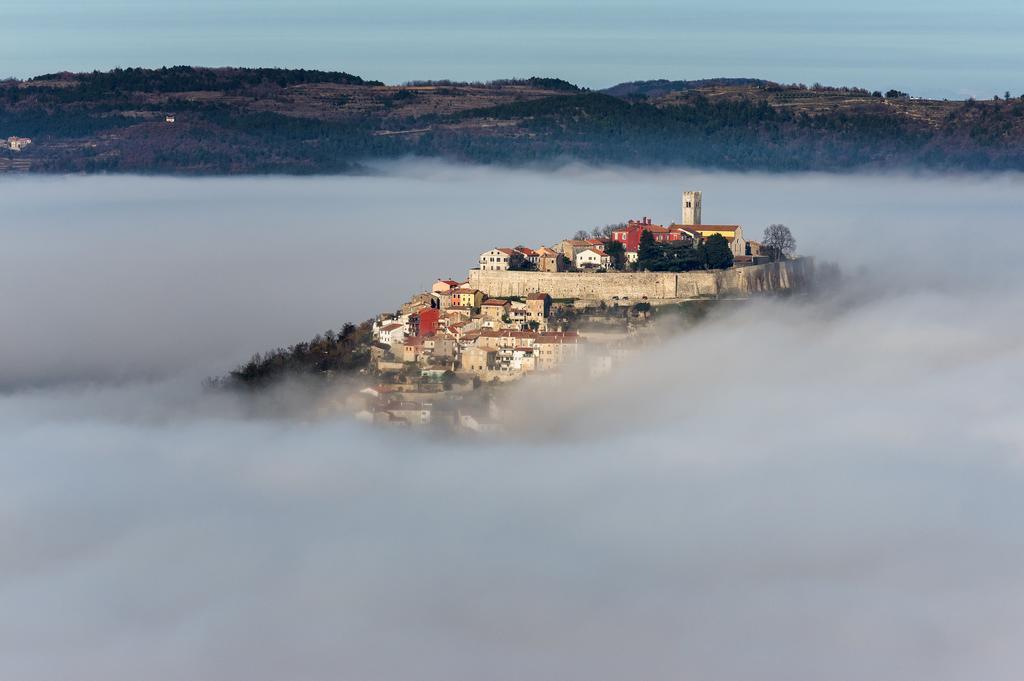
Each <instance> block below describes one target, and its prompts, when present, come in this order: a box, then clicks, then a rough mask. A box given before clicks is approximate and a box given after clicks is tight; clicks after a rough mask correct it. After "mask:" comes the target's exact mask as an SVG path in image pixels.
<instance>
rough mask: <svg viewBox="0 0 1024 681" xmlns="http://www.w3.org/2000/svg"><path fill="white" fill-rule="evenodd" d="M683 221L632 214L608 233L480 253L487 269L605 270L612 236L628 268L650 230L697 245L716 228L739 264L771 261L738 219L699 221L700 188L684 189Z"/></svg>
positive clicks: (663, 238)
mask: <svg viewBox="0 0 1024 681" xmlns="http://www.w3.org/2000/svg"><path fill="white" fill-rule="evenodd" d="M682 218H683V221H682V222H681V223H672V224H669V225H659V224H655V223H654V222H653V221H652V220H651V218H648V217H642V218H640V219H638V220H630V221H629V222H627V223H625V224H623V225H620V226H618V227H615V228H613V229H612V230H610V233H609V234H608V236H607V237H606V238H603V239H602V238H596V237H595V238H590V239H565V240H563V241H560V242H558V243H557V244H555V245H554V246H552V247H547V246H541V247H540V248H538V249H532V248H527V247H525V246H516V247H513V248H492V249H490V250H488V251H485V252H483V253H481V254H480V258H479V268H480V269H481V270H483V271H507V270H523V269H525V270H537V271H539V272H563V271H593V270H597V271H607V270H611V269H614V268H616V263H615V262H614V260H613V258H612V257H611V255H609V254H608V253H607V250H608V244H609V243H611V242H615V243H619V244H621V245H622V249H623V255H624V258H623V259H624V262H623V263H621V264H622V265H623V266H624V267H623V268H624V269H628V268H629V267H630V266H632V265H634V264H635V263H636V262H637V259H638V258H639V253H640V238H641V237H642V236H643V233H644V232H650V234H651V236H652V237H653V238H654V240H655V242H657V243H677V244H680V245H688V246H692V247H696V246H698V245H699V244H701V243H702V242H703V241H704V240H706V239H707V238H708V237H710V236H712V235H714V234H718V235H720V236H722V237H723V238H725V240H726V242H728V244H729V250H730V251H731V252H732V255H733V262H734V263H735V264H736V265H739V266H742V265H756V264H760V263H761V262H765V261H767V259H768V258H767V255H766V254H765V253H762V248H761V244H760V243H759V242H757V241H753V240H748V239H746V238H744V236H743V228H742V227H741V226H740V225H705V224H702V222H701V192H699V191H687V192H683V201H682Z"/></svg>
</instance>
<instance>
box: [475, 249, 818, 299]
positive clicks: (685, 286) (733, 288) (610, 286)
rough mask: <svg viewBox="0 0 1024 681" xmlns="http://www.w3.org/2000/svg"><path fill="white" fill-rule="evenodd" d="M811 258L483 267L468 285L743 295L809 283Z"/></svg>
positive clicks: (526, 290) (595, 295) (495, 290)
mask: <svg viewBox="0 0 1024 681" xmlns="http://www.w3.org/2000/svg"><path fill="white" fill-rule="evenodd" d="M813 268H814V263H813V261H812V260H811V259H810V258H800V259H797V260H789V261H786V262H776V263H768V264H765V265H754V266H752V267H737V268H733V269H728V270H721V271H710V272H709V271H700V272H678V273H674V272H606V273H594V272H484V271H481V270H470V272H469V287H470V288H476V289H480V290H481V291H483V292H485V293H486V294H487V295H488V296H491V297H496V298H505V297H510V296H520V297H523V296H527V295H529V294H531V293H547V294H548V295H550V296H551V297H552V298H577V299H581V300H586V301H595V302H596V301H602V300H603V301H606V302H610V301H611V300H612V299H613V298H616V297H617V298H619V299H620V300H621V299H622V298H623V297H628V298H629V299H630V300H640V299H643V298H644V297H646V298H647V299H648V300H651V301H668V300H685V299H688V298H700V297H709V296H710V297H717V296H746V295H751V294H754V293H768V292H772V291H783V290H788V289H799V288H801V287H804V286H806V285H807V284H809V283H810V279H811V277H812V276H813Z"/></svg>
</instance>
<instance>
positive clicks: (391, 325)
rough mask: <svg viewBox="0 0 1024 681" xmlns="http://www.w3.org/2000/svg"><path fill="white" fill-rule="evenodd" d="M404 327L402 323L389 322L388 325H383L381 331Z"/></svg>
mask: <svg viewBox="0 0 1024 681" xmlns="http://www.w3.org/2000/svg"><path fill="white" fill-rule="evenodd" d="M400 328H402V325H401V324H388V325H387V326H384V327H381V331H394V330H395V329H400Z"/></svg>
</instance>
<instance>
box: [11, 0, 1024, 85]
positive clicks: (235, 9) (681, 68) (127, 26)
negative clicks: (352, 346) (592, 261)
mask: <svg viewBox="0 0 1024 681" xmlns="http://www.w3.org/2000/svg"><path fill="white" fill-rule="evenodd" d="M704 7H710V9H704ZM0 23H2V24H3V25H4V26H5V27H6V28H5V32H4V38H3V40H2V41H0V76H17V77H26V76H30V75H35V74H39V73H44V72H49V71H56V70H63V69H69V70H89V69H94V68H99V69H106V68H111V67H113V66H133V65H142V66H161V65H170V64H202V65H211V66H220V65H253V66H289V67H299V66H305V67H316V68H329V69H340V70H345V71H349V72H352V73H356V74H359V75H362V76H365V77H368V78H376V79H379V80H384V81H386V82H389V83H398V82H403V81H406V80H411V79H416V78H453V79H473V80H476V79H481V80H486V79H493V78H502V77H509V76H529V75H557V76H561V77H564V78H567V79H569V80H572V81H574V82H577V83H580V84H582V85H586V86H590V87H603V86H607V85H612V84H614V83H617V82H621V81H624V80H637V79H648V78H671V79H687V78H705V77H712V76H754V77H762V78H769V79H772V80H778V81H783V82H807V83H812V82H814V81H820V82H822V83H828V84H850V85H861V86H864V87H869V88H873V89H874V88H881V89H888V88H890V87H895V88H899V89H903V90H908V91H911V92H913V93H915V94H921V95H927V96H938V97H950V98H953V97H964V96H968V95H972V96H982V97H988V96H991V95H992V94H994V93H1000V94H1002V93H1003V92H1004V91H1006V90H1010V91H1012V92H1013V93H1014V94H1021V93H1024V41H1022V40H1021V36H1024V2H1022V1H1021V0H976V1H975V2H973V3H971V4H970V6H969V7H967V8H966V9H965V6H964V5H962V4H960V3H959V2H958V3H953V2H947V1H945V0H931V1H930V2H929V1H925V0H903V1H901V2H894V1H892V0H890V1H888V2H884V1H882V0H864V1H863V2H859V3H856V4H855V5H854V4H853V3H848V2H836V1H834V0H816V1H811V0H778V1H776V2H772V3H770V5H769V4H767V3H764V2H757V1H755V0H725V1H723V2H716V3H713V4H712V3H697V2H692V1H689V0H675V1H668V0H641V1H640V2H626V1H624V0H590V1H584V0H544V1H540V0H518V1H517V2H483V1H477V2H469V1H467V0H436V1H435V2H411V1H410V0H378V1H376V2H372V3H369V2H366V3H354V2H329V1H327V0H299V1H297V2H290V3H286V2H269V1H267V0H256V1H250V2H240V1H239V0H204V1H199V0H177V1H176V2H175V1H167V0H159V1H158V0H132V1H131V2H127V1H125V0H78V1H76V2H70V1H67V0H32V1H31V2H26V1H25V0H0Z"/></svg>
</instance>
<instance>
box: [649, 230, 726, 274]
mask: <svg viewBox="0 0 1024 681" xmlns="http://www.w3.org/2000/svg"><path fill="white" fill-rule="evenodd" d="M732 262H733V258H732V251H731V250H729V242H728V241H726V239H725V237H724V236H722V235H721V234H712V235H711V236H709V237H708V238H707V239H705V240H704V242H703V243H701V244H699V245H698V246H697V247H696V248H694V247H693V245H692V244H690V243H688V242H669V243H662V244H659V243H658V242H657V241H655V240H654V235H653V234H651V233H650V232H648V231H645V232H644V233H643V235H641V237H640V249H639V251H638V252H637V261H636V267H637V269H638V270H643V271H647V272H689V271H691V270H723V269H726V268H728V267H732Z"/></svg>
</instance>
